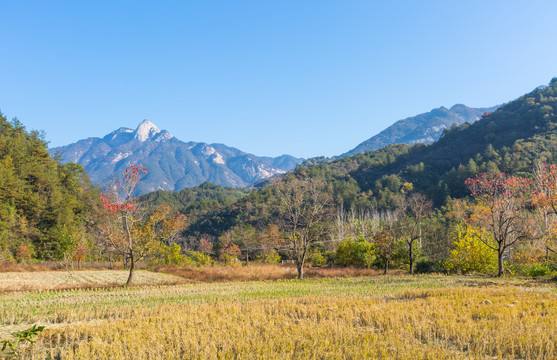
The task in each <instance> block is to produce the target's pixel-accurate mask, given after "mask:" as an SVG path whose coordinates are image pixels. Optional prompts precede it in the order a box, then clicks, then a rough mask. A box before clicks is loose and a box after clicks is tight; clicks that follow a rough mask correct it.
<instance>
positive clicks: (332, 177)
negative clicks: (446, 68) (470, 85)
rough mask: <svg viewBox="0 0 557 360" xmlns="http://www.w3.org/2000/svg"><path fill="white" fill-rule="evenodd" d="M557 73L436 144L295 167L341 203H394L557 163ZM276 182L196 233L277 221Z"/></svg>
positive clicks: (462, 191) (457, 192) (438, 198)
mask: <svg viewBox="0 0 557 360" xmlns="http://www.w3.org/2000/svg"><path fill="white" fill-rule="evenodd" d="M554 109H557V79H553V80H552V81H551V82H550V84H549V86H548V87H545V88H538V89H536V90H534V91H532V92H530V93H528V94H526V95H524V96H522V97H520V98H518V99H516V100H514V101H512V102H510V103H508V104H506V105H503V106H502V107H500V108H499V109H498V110H496V111H495V112H493V113H491V114H487V115H486V116H484V117H483V118H482V119H481V120H479V121H477V122H475V123H474V124H468V123H465V124H463V125H460V126H453V127H452V128H450V129H447V130H445V131H444V133H443V135H442V136H441V138H440V139H439V141H437V142H435V143H433V144H431V145H422V144H417V145H413V146H410V145H404V144H399V145H391V146H387V147H384V148H382V149H379V150H376V151H369V152H366V153H364V154H357V155H354V156H351V157H346V158H342V159H339V160H335V161H332V162H330V163H321V164H319V163H318V164H313V165H311V164H309V162H308V163H306V164H309V165H306V166H300V167H298V168H296V169H295V170H294V174H295V175H296V176H297V177H299V178H304V177H313V178H321V179H324V180H325V181H327V182H328V183H330V184H331V185H332V187H333V198H334V203H335V206H337V207H339V206H343V207H344V208H345V209H350V208H360V209H366V208H367V209H372V208H374V209H392V208H393V207H394V206H395V204H394V199H395V197H396V195H397V194H400V193H401V192H407V193H408V192H411V191H417V192H421V193H424V194H426V195H427V196H428V197H429V198H431V199H432V200H434V204H435V205H436V206H438V207H439V206H441V205H443V204H445V203H446V200H447V199H448V198H450V197H452V198H462V197H465V196H467V195H468V192H467V189H466V186H465V184H464V182H465V180H466V179H467V178H469V177H472V176H474V175H475V174H476V173H479V172H486V171H491V172H499V171H502V172H506V173H509V174H515V175H521V176H525V177H531V176H532V171H533V167H534V163H535V162H536V161H542V162H549V163H555V162H556V161H557V152H556V150H557V132H556V131H555V127H556V126H557V116H556V113H555V110H554ZM276 201H277V199H274V198H273V195H272V192H271V191H270V189H269V188H263V189H261V190H259V191H257V192H254V193H251V194H249V195H248V196H246V197H244V198H242V199H240V200H239V201H238V202H236V203H234V204H231V205H230V206H228V207H226V208H225V209H218V210H216V211H214V212H213V213H212V214H209V215H208V216H206V217H204V218H202V219H199V220H198V221H197V222H194V223H193V224H191V226H190V229H189V232H190V234H200V233H208V234H214V235H215V236H218V235H219V234H221V233H222V232H224V231H226V230H227V229H230V228H232V227H234V226H238V225H242V224H244V225H245V224H251V225H254V226H260V225H262V224H265V223H268V222H273V216H272V212H273V205H272V204H273V203H274V202H276Z"/></svg>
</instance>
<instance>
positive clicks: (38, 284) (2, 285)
mask: <svg viewBox="0 0 557 360" xmlns="http://www.w3.org/2000/svg"><path fill="white" fill-rule="evenodd" d="M127 278H128V272H127V271H125V270H79V271H64V270H59V271H36V272H0V293H2V292H6V291H38V290H40V291H44V290H62V289H75V288H88V287H89V288H90V287H106V286H109V287H110V286H117V285H122V284H124V283H125V282H126V279H127ZM179 282H183V279H181V278H179V277H177V276H174V275H170V274H164V273H155V272H150V271H145V270H137V271H135V273H134V283H135V284H137V285H158V284H175V283H179Z"/></svg>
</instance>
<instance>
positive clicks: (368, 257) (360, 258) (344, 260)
mask: <svg viewBox="0 0 557 360" xmlns="http://www.w3.org/2000/svg"><path fill="white" fill-rule="evenodd" d="M336 258H337V264H338V265H340V266H357V267H368V268H369V267H371V264H373V261H374V260H375V248H374V245H373V244H372V243H368V242H367V240H366V239H365V238H363V237H362V238H358V239H357V240H352V239H349V238H347V239H346V240H344V241H342V242H341V243H340V244H338V248H337V252H336Z"/></svg>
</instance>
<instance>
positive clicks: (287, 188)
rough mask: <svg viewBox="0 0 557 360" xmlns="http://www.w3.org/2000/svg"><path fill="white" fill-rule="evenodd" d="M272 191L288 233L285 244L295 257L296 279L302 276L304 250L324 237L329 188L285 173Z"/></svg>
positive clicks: (329, 201)
mask: <svg viewBox="0 0 557 360" xmlns="http://www.w3.org/2000/svg"><path fill="white" fill-rule="evenodd" d="M274 190H275V192H276V195H277V198H278V199H279V201H280V206H279V212H280V217H281V218H282V224H281V225H282V228H283V230H284V231H286V232H287V233H288V234H289V237H288V243H289V247H290V250H291V252H292V255H293V257H294V259H295V260H296V267H297V270H298V279H303V278H304V263H305V261H306V257H307V254H308V249H309V247H310V245H311V244H313V243H314V242H316V241H318V240H319V239H320V238H321V237H322V236H324V227H323V226H322V224H321V222H322V221H323V220H325V219H326V218H327V217H328V216H329V205H330V204H331V201H332V197H331V195H330V192H331V189H330V186H329V185H327V184H326V183H325V182H324V181H323V180H319V179H314V178H306V179H298V178H296V177H294V176H289V177H286V178H284V179H283V180H282V181H281V182H280V183H278V184H276V185H275V186H274Z"/></svg>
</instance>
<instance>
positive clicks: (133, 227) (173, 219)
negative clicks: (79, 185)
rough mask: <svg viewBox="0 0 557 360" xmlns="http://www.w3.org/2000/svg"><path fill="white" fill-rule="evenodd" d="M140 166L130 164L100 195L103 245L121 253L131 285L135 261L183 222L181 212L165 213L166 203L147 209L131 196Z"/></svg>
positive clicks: (144, 170)
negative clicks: (120, 176)
mask: <svg viewBox="0 0 557 360" xmlns="http://www.w3.org/2000/svg"><path fill="white" fill-rule="evenodd" d="M146 173H147V170H146V168H145V167H144V166H141V165H140V166H136V165H130V167H129V168H128V169H126V171H125V172H124V173H122V178H121V179H119V180H117V181H115V182H114V184H113V187H112V188H111V189H110V190H109V191H107V192H106V193H104V194H102V195H101V202H102V209H103V215H104V219H105V221H104V223H103V226H102V230H103V234H104V242H105V245H106V246H107V248H108V249H109V250H111V251H113V252H115V253H117V254H120V255H122V257H123V259H124V262H125V263H126V264H128V266H129V275H128V280H127V281H126V285H131V283H132V281H133V274H134V269H135V265H136V263H137V262H139V261H141V260H142V259H144V258H145V257H146V256H147V255H148V254H150V253H152V252H153V251H154V250H155V249H156V247H157V242H160V241H164V240H166V239H168V238H170V237H172V236H173V235H175V234H176V233H177V232H178V231H180V230H181V229H183V228H184V227H185V224H186V218H185V216H184V215H175V216H168V212H169V210H170V209H169V207H168V206H159V207H157V208H156V209H154V210H152V211H148V210H147V207H146V206H145V204H142V203H140V202H139V200H138V198H137V197H134V192H135V188H136V186H137V184H138V183H139V181H140V179H141V176H142V175H144V174H146Z"/></svg>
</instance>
